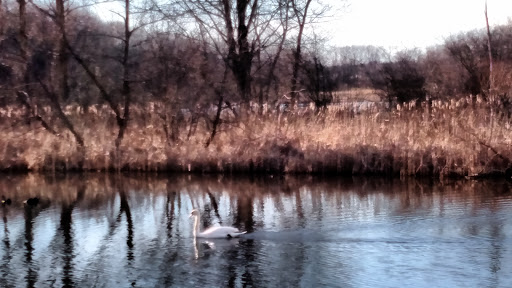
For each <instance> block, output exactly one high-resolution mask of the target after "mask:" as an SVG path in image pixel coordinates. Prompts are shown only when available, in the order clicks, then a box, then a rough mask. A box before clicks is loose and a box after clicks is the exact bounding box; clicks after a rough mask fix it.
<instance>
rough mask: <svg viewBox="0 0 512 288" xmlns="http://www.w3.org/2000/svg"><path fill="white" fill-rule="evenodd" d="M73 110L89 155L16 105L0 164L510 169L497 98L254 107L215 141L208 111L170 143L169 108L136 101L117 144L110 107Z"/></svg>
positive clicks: (2, 138) (458, 172) (404, 171)
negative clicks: (358, 107)
mask: <svg viewBox="0 0 512 288" xmlns="http://www.w3.org/2000/svg"><path fill="white" fill-rule="evenodd" d="M70 110H71V111H72V112H69V113H70V117H71V119H72V121H73V123H80V124H76V125H77V130H78V131H80V133H81V134H82V135H83V137H84V139H85V151H84V154H83V155H82V154H80V153H79V152H78V151H77V149H76V145H75V142H74V140H73V138H72V136H71V135H70V134H69V133H68V132H62V133H61V134H60V135H58V136H55V135H52V134H50V133H48V132H47V131H46V130H45V129H44V128H42V127H41V125H40V123H37V122H33V123H31V124H28V125H27V124H26V121H22V120H23V116H21V115H23V113H22V111H17V112H16V108H14V109H12V111H11V113H10V115H7V113H6V110H2V111H0V118H2V119H1V122H0V123H2V124H0V125H1V126H2V127H1V128H2V129H1V131H0V169H2V170H13V169H20V170H26V169H28V170H33V171H43V170H45V171H46V170H50V171H52V170H73V169H78V170H131V171H180V172H187V171H191V172H202V173H238V172H250V173H312V174H317V173H319V174H340V175H341V174H344V175H354V174H379V175H397V176H398V175H423V176H436V177H445V176H479V175H489V174H500V175H505V174H507V173H508V171H509V170H510V169H509V167H510V161H509V159H512V150H511V143H512V133H511V127H510V122H509V121H508V120H507V119H506V118H504V117H501V116H500V114H499V113H496V112H495V111H496V110H493V111H494V112H493V113H494V114H493V115H494V116H493V117H492V118H490V115H491V114H490V112H491V110H490V108H489V104H485V103H477V99H471V98H468V99H462V100H460V101H451V102H446V103H443V102H434V103H433V105H432V107H431V108H426V107H408V106H407V107H399V109H397V110H395V111H394V112H386V111H380V112H377V111H365V112H361V113H354V112H353V111H351V110H347V109H341V108H339V107H338V108H334V107H333V108H332V109H330V110H329V111H327V112H325V113H323V114H320V115H315V114H314V112H312V111H307V110H302V111H297V112H296V113H287V114H280V115H279V114H269V115H263V116H259V115H249V116H246V117H245V118H244V119H243V120H240V121H236V122H232V123H234V124H228V123H229V122H228V121H225V122H224V123H223V124H222V125H221V126H220V131H219V132H218V134H217V136H216V138H215V139H214V141H213V143H212V144H211V145H210V146H209V147H208V148H205V147H204V143H205V141H206V139H207V138H208V136H209V133H210V131H209V130H208V129H206V125H205V124H204V121H200V122H199V124H198V127H197V130H196V132H195V133H194V134H193V135H192V136H191V137H190V138H189V139H187V134H188V129H189V128H190V127H189V123H188V122H187V121H184V122H183V123H180V125H179V126H178V131H179V135H178V136H179V139H178V140H177V141H175V142H172V143H171V142H169V141H168V140H167V137H166V134H165V133H164V129H163V127H164V124H165V123H164V122H163V120H162V118H161V117H157V116H156V115H155V113H152V111H150V109H149V108H143V107H136V109H134V110H135V111H134V115H133V118H132V121H131V122H130V124H129V129H128V131H127V135H126V137H125V139H124V141H123V143H122V145H121V148H120V150H119V151H118V152H116V151H115V149H114V144H113V143H114V139H115V136H116V132H117V128H116V126H115V119H114V118H113V115H111V113H108V110H106V109H105V108H103V109H102V108H98V109H96V110H94V109H93V110H92V111H89V112H78V111H75V110H74V109H70ZM73 111H74V112H73ZM15 112H16V113H15ZM15 114H18V115H19V116H16V115H15ZM8 116H10V117H8ZM54 124H55V125H56V126H58V123H54ZM59 131H63V130H62V129H60V130H59Z"/></svg>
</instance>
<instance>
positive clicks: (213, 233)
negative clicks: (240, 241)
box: [189, 209, 246, 238]
mask: <svg viewBox="0 0 512 288" xmlns="http://www.w3.org/2000/svg"><path fill="white" fill-rule="evenodd" d="M189 217H190V218H192V217H195V220H194V238H196V237H197V238H234V237H238V236H240V235H242V234H245V233H246V232H245V231H244V232H240V231H239V230H238V229H237V228H234V227H227V226H220V227H219V226H216V227H210V228H208V229H206V230H205V231H203V232H200V231H199V220H200V218H201V215H199V211H198V210H197V209H194V210H192V212H190V216H189Z"/></svg>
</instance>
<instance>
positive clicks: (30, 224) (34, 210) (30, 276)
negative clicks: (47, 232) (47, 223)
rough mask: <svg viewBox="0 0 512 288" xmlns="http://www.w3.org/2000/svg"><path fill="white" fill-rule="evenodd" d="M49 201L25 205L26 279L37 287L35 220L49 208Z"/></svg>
mask: <svg viewBox="0 0 512 288" xmlns="http://www.w3.org/2000/svg"><path fill="white" fill-rule="evenodd" d="M48 206H49V202H46V201H44V202H40V203H39V204H37V205H35V206H33V205H27V204H25V205H24V215H25V232H24V235H25V243H24V244H25V265H26V267H27V275H26V276H25V280H26V281H27V287H35V284H36V282H37V278H38V274H37V267H34V263H33V254H34V246H33V242H34V231H33V229H34V221H35V218H36V217H37V216H38V215H39V213H40V212H41V211H42V210H44V209H46V208H48Z"/></svg>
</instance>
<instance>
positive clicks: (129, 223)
mask: <svg viewBox="0 0 512 288" xmlns="http://www.w3.org/2000/svg"><path fill="white" fill-rule="evenodd" d="M116 180H117V179H116ZM116 184H117V185H116V187H117V189H118V192H119V198H120V202H121V204H120V208H119V214H118V216H117V219H116V222H120V221H121V216H122V214H123V213H124V215H125V217H126V229H127V232H128V233H127V238H126V245H127V247H128V249H127V250H128V251H127V256H126V258H127V260H128V267H130V268H132V267H131V266H132V263H133V261H134V243H133V219H132V212H131V210H130V204H129V203H128V197H127V195H126V188H125V187H124V185H123V183H122V182H121V181H116ZM129 281H130V282H131V285H132V286H135V284H136V281H137V280H136V279H132V280H129Z"/></svg>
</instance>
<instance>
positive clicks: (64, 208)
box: [58, 183, 86, 287]
mask: <svg viewBox="0 0 512 288" xmlns="http://www.w3.org/2000/svg"><path fill="white" fill-rule="evenodd" d="M85 189H86V187H85V185H84V184H83V183H81V184H80V185H79V186H78V188H77V196H76V200H75V201H73V202H71V203H64V202H63V203H62V205H61V213H60V226H59V229H58V230H59V231H61V233H62V238H63V240H64V241H63V247H62V258H63V259H62V260H63V262H64V265H63V267H62V270H63V278H62V282H63V287H74V286H75V282H74V280H73V269H74V267H73V258H74V256H75V255H74V254H75V253H74V246H73V241H74V240H73V231H72V228H73V219H72V214H73V210H74V208H75V206H76V205H77V203H79V202H80V201H81V200H82V199H83V198H84V195H85Z"/></svg>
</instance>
